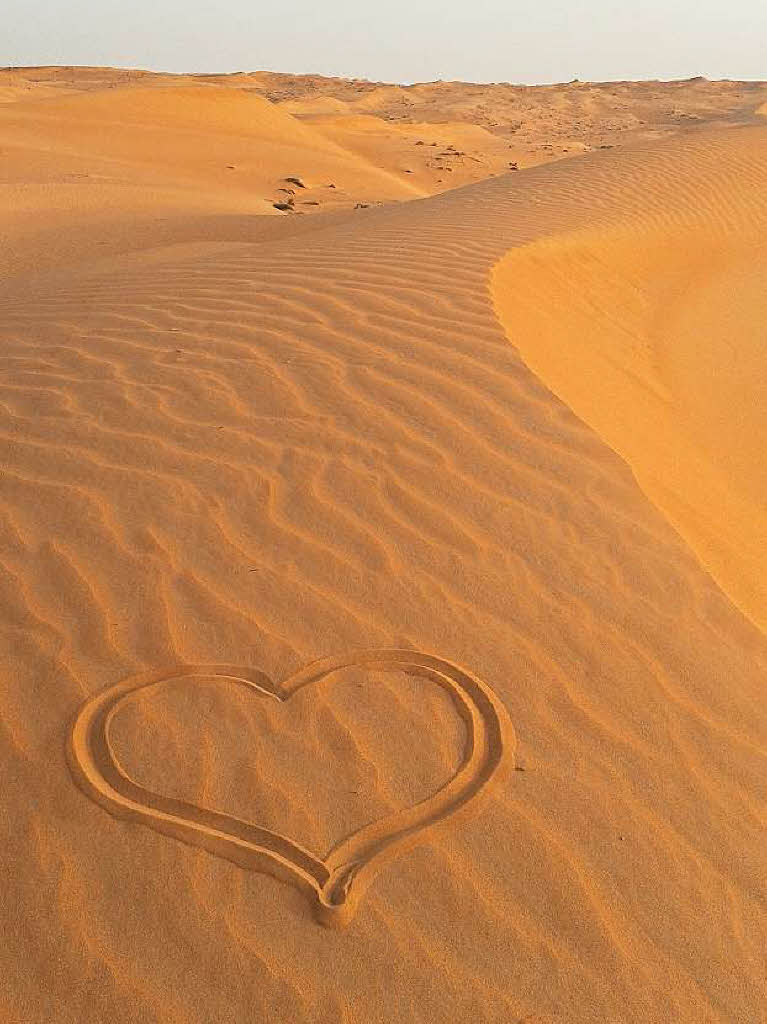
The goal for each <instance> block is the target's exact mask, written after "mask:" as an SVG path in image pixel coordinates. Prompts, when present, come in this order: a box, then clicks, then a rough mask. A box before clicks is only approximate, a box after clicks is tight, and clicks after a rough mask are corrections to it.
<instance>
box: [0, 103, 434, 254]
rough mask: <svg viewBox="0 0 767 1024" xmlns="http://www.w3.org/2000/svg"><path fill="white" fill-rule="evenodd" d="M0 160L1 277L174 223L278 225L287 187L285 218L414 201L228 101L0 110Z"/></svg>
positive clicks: (249, 107) (284, 123) (273, 117)
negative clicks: (359, 204)
mask: <svg viewBox="0 0 767 1024" xmlns="http://www.w3.org/2000/svg"><path fill="white" fill-rule="evenodd" d="M0 148H1V149H2V154H3V177H2V182H0V197H2V201H3V208H4V213H3V237H4V241H5V244H4V246H3V251H2V253H0V273H2V274H21V273H24V272H28V271H30V270H33V269H39V268H40V267H41V266H43V267H47V266H54V265H57V264H59V263H65V264H66V263H72V262H74V261H76V260H77V259H84V258H101V257H102V256H104V255H111V254H113V253H116V252H125V251H130V250H131V249H133V248H136V247H138V248H141V247H142V244H146V243H145V242H144V243H142V241H141V239H142V237H143V236H146V235H150V236H154V238H155V239H156V241H157V242H161V241H162V239H163V235H168V234H170V235H174V233H175V232H180V233H181V234H182V235H183V233H184V226H183V224H179V221H180V220H181V219H182V218H183V219H190V218H193V217H197V218H198V219H201V218H202V217H209V218H210V219H211V222H212V229H213V232H214V234H215V235H217V236H220V233H221V232H220V228H219V229H218V230H217V229H216V224H215V222H216V219H221V218H227V217H228V218H232V217H235V216H237V217H242V216H244V215H250V216H251V217H252V216H253V215H254V214H266V213H269V214H274V215H275V216H278V214H277V211H276V210H275V208H274V205H273V204H274V202H275V201H278V200H285V199H287V198H288V193H287V192H285V191H284V190H285V189H286V188H291V186H290V185H289V184H288V183H286V181H285V178H286V177H299V178H301V179H302V180H303V179H304V178H305V179H306V181H305V182H304V183H305V185H306V186H307V188H306V189H300V190H298V195H297V206H296V209H297V210H301V209H303V205H302V204H303V200H304V199H311V200H312V202H313V203H314V205H315V206H320V205H321V206H322V208H323V209H324V208H327V207H329V206H330V207H332V206H333V205H334V204H337V203H338V202H339V201H344V200H345V202H346V203H347V205H348V203H349V199H350V197H356V198H359V199H370V198H375V199H376V200H381V199H386V200H394V199H405V198H407V199H410V198H413V197H418V196H420V195H422V194H423V193H422V192H421V190H419V189H418V188H417V187H416V186H415V185H413V184H411V183H409V182H408V181H407V180H406V179H405V178H404V177H403V176H401V177H400V178H398V177H397V176H396V175H394V174H391V173H389V172H387V171H386V170H383V169H381V168H379V167H376V166H374V165H373V164H371V163H370V162H368V161H367V160H365V159H364V157H362V156H359V155H356V154H352V153H350V152H349V151H348V150H345V149H343V148H341V147H340V146H339V145H337V144H336V143H335V142H333V141H331V140H330V139H328V138H326V137H325V136H324V135H322V134H320V133H319V132H317V131H315V130H314V129H312V128H311V126H308V125H305V124H302V123H300V122H299V121H297V120H296V119H295V118H294V117H292V116H291V115H290V114H288V113H287V112H286V111H283V110H279V109H278V108H277V107H276V106H274V105H273V104H271V103H269V102H268V101H267V100H265V99H264V98H263V97H261V96H259V95H256V94H255V93H253V92H248V91H245V90H241V89H233V88H228V89H222V88H216V87H211V86H204V85H196V86H187V85H184V86H173V87H166V88H161V87H147V88H141V87H138V86H134V87H131V88H115V89H102V90H99V91H95V92H84V93H78V94H75V95H64V96H57V97H55V98H46V99H39V98H33V99H30V100H28V101H19V102H16V103H7V104H4V105H1V106H0ZM329 185H333V186H334V187H333V188H332V189H330V188H328V186H329ZM312 186H316V191H315V189H313V188H312ZM280 189H282V190H283V191H280ZM294 191H295V190H294ZM310 193H311V195H310ZM307 209H308V207H307ZM168 223H171V224H173V225H174V228H173V229H172V230H171V231H170V232H168V230H167V225H168ZM241 234H242V232H241ZM136 237H138V238H139V239H140V241H139V243H138V245H137V244H136V242H135V240H134V239H135V238H136ZM197 237H203V238H204V237H206V232H205V231H203V232H200V233H199V234H198V236H197ZM245 237H247V234H245Z"/></svg>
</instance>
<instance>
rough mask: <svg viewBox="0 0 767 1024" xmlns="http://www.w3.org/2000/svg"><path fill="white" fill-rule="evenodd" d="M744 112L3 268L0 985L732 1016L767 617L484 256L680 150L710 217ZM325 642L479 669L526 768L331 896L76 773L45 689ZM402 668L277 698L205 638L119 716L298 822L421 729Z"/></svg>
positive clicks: (431, 1015)
mask: <svg viewBox="0 0 767 1024" xmlns="http://www.w3.org/2000/svg"><path fill="white" fill-rule="evenodd" d="M766 138H767V131H758V130H756V129H754V130H751V131H749V133H746V134H738V133H731V132H725V133H720V134H718V135H717V136H716V138H715V139H714V138H712V139H711V140H710V141H709V142H707V143H706V145H705V146H703V145H701V146H699V145H697V143H696V144H692V145H690V144H689V143H687V142H679V143H673V144H664V145H663V146H659V147H657V148H655V149H653V148H650V147H648V148H647V149H646V150H645V151H644V152H642V153H640V154H634V155H629V154H625V153H606V154H605V153H602V154H598V155H594V156H591V157H586V158H584V159H582V160H579V161H573V162H569V163H561V164H558V165H550V166H547V167H541V168H536V169H534V170H531V171H526V172H524V173H523V174H519V175H516V176H515V175H509V176H506V177H503V178H497V179H494V180H492V181H489V182H486V183H482V184H479V185H473V186H469V187H467V188H465V189H461V190H457V191H455V192H451V193H447V194H444V195H442V196H439V197H436V198H433V199H429V200H424V201H420V202H414V203H409V204H403V205H401V206H398V207H393V208H387V209H383V210H378V211H367V212H366V214H365V216H364V218H356V219H354V220H353V221H350V222H345V223H341V224H337V225H334V226H327V227H326V228H325V229H321V230H320V229H318V230H314V231H312V232H308V233H303V234H301V236H300V237H299V236H296V237H293V238H283V239H273V240H271V241H268V240H266V241H262V242H260V243H255V242H253V243H244V242H242V241H240V242H237V243H234V242H233V243H231V244H226V243H221V242H220V241H219V242H218V243H215V244H213V243H211V244H204V243H198V244H195V245H193V246H186V247H170V248H167V249H164V250H157V251H148V252H146V253H135V254H133V255H129V256H123V257H115V258H113V259H111V260H106V259H105V260H103V261H102V262H101V263H100V264H98V265H96V264H91V265H90V266H82V265H78V266H72V267H71V268H67V267H66V266H61V267H59V269H57V270H56V271H55V272H49V273H43V274H39V275H27V276H24V277H19V278H18V279H17V280H15V281H11V282H9V283H6V284H5V285H4V286H3V287H2V288H0V340H1V342H2V347H1V348H0V365H1V366H2V380H1V387H0V436H1V437H2V439H3V467H2V469H3V472H2V475H0V531H1V532H2V552H3V554H2V562H3V569H4V576H3V580H2V591H1V592H0V593H1V595H2V602H3V617H2V632H1V633H0V658H2V664H3V666H4V686H3V690H2V697H1V698H0V700H1V703H0V727H1V729H2V732H1V734H0V737H1V738H0V758H1V759H2V767H1V768H0V771H1V772H2V778H3V780H4V791H3V801H4V803H3V814H2V817H0V828H1V829H2V842H1V843H0V870H2V891H3V893H4V897H3V900H2V902H1V903H0V915H1V916H2V929H3V933H4V934H5V935H6V936H7V937H8V938H7V939H6V942H5V945H4V948H3V963H2V965H1V966H2V974H3V978H4V984H3V986H2V987H1V988H0V1007H1V1008H2V1012H3V1014H4V1015H5V1017H6V1018H8V1019H11V1020H17V1019H19V1020H24V1021H25V1022H38V1021H39V1022H43V1021H46V1022H47V1021H50V1020H52V1019H55V1020H57V1021H58V1022H61V1024H69V1022H73V1024H74V1022H77V1024H83V1022H94V1024H95V1022H97V1021H103V1020H112V1021H116V1022H136V1021H152V1022H154V1021H158V1022H159V1021H162V1022H207V1021H222V1022H223V1021H227V1022H237V1024H245V1022H250V1021H254V1020H266V1019H273V1020H278V1021H310V1022H327V1024H330V1022H334V1024H335V1022H337V1021H348V1022H352V1021H354V1022H358V1021H365V1022H366V1024H367V1022H371V1024H372V1022H395V1021H397V1022H398V1021H424V1022H427V1021H428V1022H438V1021H451V1022H455V1021H461V1022H464V1021H465V1022H469V1021H487V1022H498V1024H501V1022H503V1024H506V1022H509V1021H522V1020H526V1021H532V1020H535V1021H547V1022H549V1024H551V1022H554V1021H556V1022H560V1024H561V1022H604V1021H621V1022H637V1024H638V1022H642V1024H646V1022H647V1021H675V1022H690V1024H693V1022H694V1024H700V1022H721V1024H725V1022H732V1021H748V1022H751V1021H758V1020H759V1019H760V1015H763V1007H764V1005H765V1000H766V999H767V991H766V990H765V977H764V949H765V946H766V945H767V915H766V913H765V896H766V895H767V894H766V893H765V878H767V871H766V870H765V869H766V868H767V854H766V853H765V846H764V842H763V840H764V822H765V809H766V808H765V801H764V778H765V767H766V760H767V758H766V748H767V722H766V721H765V715H764V710H763V708H764V683H765V677H766V673H765V670H766V669H767V641H765V638H764V636H763V635H762V634H761V633H760V632H759V631H758V630H757V629H756V628H755V627H754V626H753V624H752V623H751V622H750V621H748V619H747V618H745V617H744V616H743V615H742V614H741V613H740V612H739V611H738V610H737V608H735V607H734V605H733V604H732V602H731V601H730V600H729V599H728V597H727V596H726V595H725V594H724V593H723V592H722V591H721V590H720V589H719V587H718V586H717V585H716V583H715V582H714V581H713V580H712V578H711V576H710V575H709V574H708V573H707V572H706V571H705V570H704V569H703V568H702V567H701V565H700V563H699V561H698V559H697V557H696V556H695V554H694V553H693V551H692V550H691V549H690V548H689V547H688V546H687V545H686V544H685V542H684V541H683V540H682V539H681V538H680V536H679V534H678V533H677V532H676V531H675V530H674V529H673V528H672V527H671V526H670V525H669V522H668V520H667V519H666V518H665V517H664V516H663V515H662V514H661V513H660V512H659V511H658V509H657V507H656V506H655V505H654V504H653V503H652V502H651V501H649V500H648V498H647V497H646V496H645V494H644V493H643V492H642V491H641V490H640V488H639V486H638V485H637V483H636V481H635V478H634V476H633V474H632V472H631V470H630V468H629V467H628V466H627V464H626V463H625V462H624V461H623V460H622V459H621V457H620V456H619V455H617V454H616V453H615V452H614V451H613V450H612V449H611V448H610V447H609V445H608V444H606V443H605V442H604V441H603V440H601V439H600V438H599V436H598V435H597V434H596V433H595V432H594V431H593V430H592V429H591V428H590V427H589V426H587V425H586V424H585V423H584V422H583V421H582V420H581V419H578V418H577V417H576V415H575V414H574V413H573V412H572V411H571V410H570V409H569V408H568V406H567V405H565V404H564V403H563V402H562V401H561V400H560V399H559V398H557V397H556V396H555V395H554V394H553V393H552V392H551V391H550V390H549V388H548V387H547V386H546V385H545V384H544V383H543V381H542V380H540V379H539V378H538V377H537V376H536V375H535V374H534V373H533V372H532V371H531V370H530V369H529V368H528V367H527V366H526V364H525V362H524V361H523V359H522V357H521V356H520V353H519V351H518V349H517V347H516V346H517V345H519V346H520V347H521V348H523V350H524V344H523V343H522V342H521V341H520V340H519V338H518V337H517V335H516V332H515V329H514V324H513V323H508V324H507V331H504V329H503V327H502V325H501V324H500V322H499V320H498V319H497V317H496V314H495V310H494V306H493V297H492V295H491V293H490V288H489V284H490V275H491V272H492V269H493V267H494V266H495V265H496V264H497V263H498V261H499V260H500V259H501V258H502V257H503V256H504V254H506V253H507V252H508V251H509V250H510V249H512V248H514V247H519V246H526V245H530V244H532V243H534V242H535V241H536V240H537V239H540V238H542V237H548V236H550V235H552V234H555V233H556V234H559V235H561V234H566V233H567V232H572V231H575V230H577V229H578V228H579V227H581V226H582V225H583V222H584V218H585V217H587V216H596V217H598V218H599V219H600V221H604V222H608V221H610V220H613V221H615V222H616V223H624V222H625V219H626V217H627V215H629V214H630V213H631V211H632V210H639V211H642V210H645V209H646V207H647V205H648V203H652V204H655V206H656V207H657V208H663V209H668V208H672V209H676V208H677V207H680V206H681V207H683V208H687V207H688V206H691V205H694V204H695V203H696V202H697V201H698V198H699V197H700V195H701V194H703V193H706V191H707V190H709V191H711V190H714V189H715V190H716V191H717V194H718V195H719V196H720V197H721V198H722V203H721V205H720V206H719V209H720V210H721V217H722V219H723V220H726V219H727V218H728V217H729V215H730V214H729V209H728V206H727V203H726V197H727V195H728V191H727V190H728V188H734V187H735V186H736V184H737V182H738V181H739V180H740V179H741V178H742V176H743V175H744V174H748V175H749V176H750V177H751V178H753V179H754V180H756V179H759V178H760V177H761V176H762V175H763V173H764V172H763V170H762V168H763V167H764V166H765V162H764V160H763V157H762V154H763V152H764V148H765V145H766V143H765V139H766ZM746 143H747V145H746ZM742 146H746V148H745V149H743V148H739V147H742ZM749 147H750V148H749ZM669 168H672V169H674V170H675V171H676V172H678V173H674V174H670V173H669ZM628 177H631V178H632V180H635V181H636V183H637V188H636V190H635V191H627V190H626V182H627V178H628ZM648 196H649V197H650V199H648ZM504 287H505V288H506V289H507V288H508V282H506V284H505V285H504ZM504 319H506V316H505V314H504ZM638 365H639V363H638ZM359 646H361V647H391V646H395V647H398V648H404V649H408V648H410V649H416V650H419V651H425V652H431V653H433V654H436V655H438V656H440V657H443V658H446V659H449V660H450V661H451V662H453V663H455V664H458V665H463V666H465V667H466V668H467V669H469V670H471V671H472V672H473V673H475V674H476V675H477V676H478V677H479V678H481V679H482V680H483V681H484V682H485V683H486V684H487V685H488V686H490V687H491V688H492V689H493V691H494V693H495V694H496V695H497V697H498V698H499V699H500V700H501V701H502V702H503V704H504V705H505V708H506V710H507V712H508V714H509V716H510V719H511V722H512V723H513V729H514V732H515V734H516V737H517V743H518V751H517V761H516V767H517V768H518V769H520V770H519V771H513V772H511V773H510V774H509V776H508V777H507V778H506V779H505V781H503V783H502V784H500V785H499V787H498V788H497V789H496V790H495V791H494V792H493V794H492V795H491V797H490V799H489V802H488V803H487V804H486V805H485V806H484V807H483V809H482V810H481V811H480V812H479V814H478V815H477V816H476V817H474V818H473V819H471V820H465V821H462V822H460V823H456V824H455V827H454V828H452V829H448V830H445V831H444V832H441V833H440V834H439V835H438V836H436V837H432V838H431V839H430V840H429V842H428V843H426V844H425V845H423V846H419V847H416V848H415V849H413V850H410V851H409V852H407V853H405V854H404V855H403V856H401V857H399V858H398V859H396V860H394V861H392V862H391V863H390V864H389V865H388V866H387V867H386V869H385V870H384V871H383V872H382V873H381V874H380V875H378V877H377V878H376V880H375V881H374V882H373V884H372V885H371V887H370V889H369V891H368V892H367V894H366V897H365V901H364V903H363V905H362V906H361V907H360V909H359V911H358V913H357V916H356V918H355V919H354V921H353V922H352V923H351V924H350V925H349V927H348V928H347V929H346V930H344V931H328V930H325V929H323V928H321V927H319V926H318V925H317V923H316V922H315V920H314V919H313V917H312V915H311V913H310V911H309V908H308V905H307V901H306V900H305V898H304V896H303V895H302V894H301V892H299V891H298V890H297V889H295V888H294V887H292V886H289V885H283V884H281V883H280V882H278V881H275V880H274V879H273V878H271V877H269V876H267V875H264V874H260V873H255V872H249V871H245V870H243V869H242V868H241V867H238V866H237V865H235V864H233V863H230V862H229V861H228V860H226V859H223V858H220V857H217V856H215V855H213V854H211V853H209V852H206V851H205V850H201V849H197V848H194V847H192V846H190V845H188V844H185V843H182V842H179V841H177V840H175V839H173V838H170V837H168V836H167V835H162V834H159V833H158V832H156V831H153V830H151V829H148V828H144V827H142V826H141V825H140V824H136V823H131V822H125V821H121V820H119V819H116V818H113V817H112V816H111V815H110V814H108V813H107V812H106V811H105V810H104V809H103V808H102V807H100V806H98V805H97V804H96V803H95V802H93V801H91V800H89V799H87V798H86V796H85V795H83V793H82V792H81V791H80V789H78V788H77V786H75V784H74V783H73V780H72V778H71V776H70V774H69V771H68V769H67V763H66V758H65V742H66V737H67V732H68V727H69V723H70V722H71V720H72V718H73V716H74V715H75V714H76V712H77V711H78V709H79V708H80V707H81V705H82V703H83V701H84V700H85V699H86V698H88V697H90V696H92V695H94V694H96V693H97V692H98V691H100V690H102V689H103V688H104V687H107V686H111V685H114V684H117V683H119V682H120V681H121V680H123V679H125V678H127V677H129V676H132V675H134V674H136V673H138V672H142V671H150V670H151V671H166V670H167V671H172V670H173V667H174V666H178V665H179V664H181V665H189V664H192V665H211V664H213V665H215V664H223V665H241V666H245V667H249V671H251V672H253V673H262V674H264V675H265V677H268V679H269V680H271V681H272V682H273V683H275V684H278V683H279V682H280V681H281V680H285V679H287V678H288V677H291V676H292V675H293V674H294V673H295V672H297V671H299V669H301V667H302V666H304V665H306V664H307V662H309V661H311V660H312V659H314V658H318V657H322V656H326V655H328V656H330V655H337V654H342V653H344V652H347V651H349V650H350V649H352V648H355V647H359ZM259 678H260V676H259ZM427 684H428V680H426V681H425V682H423V683H421V682H419V681H418V680H411V679H409V680H407V681H404V680H403V679H401V678H400V677H399V675H398V674H397V673H396V672H392V671H390V670H385V671H376V672H373V673H371V672H370V671H367V670H363V669H362V668H358V669H353V670H347V671H346V672H344V673H341V674H340V675H338V676H335V677H334V678H332V679H328V680H327V682H326V685H324V686H323V687H321V688H319V689H318V690H317V695H316V702H315V701H308V702H307V703H305V704H301V705H298V706H296V707H294V708H293V709H292V710H291V709H289V708H286V711H290V714H288V715H287V716H281V715H280V714H278V713H277V710H276V709H274V708H271V709H269V710H264V707H263V705H258V706H254V705H253V704H252V703H248V702H247V701H246V700H245V698H244V696H243V693H242V692H240V691H237V692H236V693H234V694H233V693H232V692H231V690H232V688H231V686H228V685H227V684H223V685H222V684H221V683H220V682H217V681H216V679H215V678H213V679H211V678H208V679H207V681H206V682H205V684H204V685H201V686H199V687H190V686H184V685H180V684H179V685H174V686H171V687H169V688H168V689H166V690H160V691H157V692H156V693H154V694H153V695H152V699H151V700H144V701H142V700H138V701H137V703H136V704H135V706H134V707H133V708H132V709H128V710H127V711H126V713H125V714H124V715H123V716H122V717H120V718H119V720H117V721H116V722H115V727H114V728H115V744H116V747H117V750H118V753H119V754H120V756H122V757H123V758H124V759H125V762H126V768H129V770H130V772H131V774H132V775H133V776H134V777H135V778H137V779H138V781H139V782H140V783H142V784H143V785H145V786H147V787H157V788H159V787H162V791H163V793H165V794H166V795H168V796H172V797H174V798H177V799H182V800H186V801H188V802H190V803H194V804H196V805H199V806H201V807H209V808H212V809H213V810H218V811H226V812H229V813H233V814H240V815H243V816H246V815H250V814H252V815H253V817H254V818H255V817H256V813H258V816H259V818H263V820H259V821H256V822H255V823H256V824H262V825H265V826H267V827H272V828H278V829H279V830H280V831H281V832H283V833H284V834H285V835H288V836H292V837H293V838H294V839H296V840H297V841H300V842H302V843H305V844H307V846H309V847H311V848H312V849H313V850H314V851H315V852H316V853H318V854H321V853H322V847H323V846H325V845H327V844H330V843H332V842H336V841H338V840H339V839H342V838H343V835H344V833H345V832H346V831H347V830H349V829H355V828H359V827H360V826H361V825H364V824H365V823H366V822H369V821H370V818H371V816H377V815H379V814H384V813H387V812H391V811H396V810H398V809H401V808H402V807H407V806H408V804H409V803H410V802H411V801H414V800H418V799H421V798H423V797H424V796H425V795H428V794H431V793H433V792H434V791H435V788H438V787H439V786H440V785H442V784H443V782H444V780H445V779H446V778H449V777H450V774H451V773H452V772H454V771H455V770H456V765H457V764H458V763H459V761H460V757H461V754H462V750H463V749H464V746H465V743H466V738H465V732H464V730H465V723H463V722H462V721H461V720H460V719H459V720H457V719H456V716H455V711H454V709H451V707H450V704H449V701H447V700H446V699H445V694H444V693H440V692H439V690H435V689H434V688H433V687H431V688H430V687H429V686H428V685H427ZM414 737H416V738H417V742H414Z"/></svg>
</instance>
